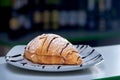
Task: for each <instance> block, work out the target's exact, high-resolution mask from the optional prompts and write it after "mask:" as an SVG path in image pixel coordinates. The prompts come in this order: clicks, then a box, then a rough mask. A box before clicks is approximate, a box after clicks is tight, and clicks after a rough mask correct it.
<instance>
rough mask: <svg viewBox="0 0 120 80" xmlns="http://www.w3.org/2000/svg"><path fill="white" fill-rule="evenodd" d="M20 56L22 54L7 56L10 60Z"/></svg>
mask: <svg viewBox="0 0 120 80" xmlns="http://www.w3.org/2000/svg"><path fill="white" fill-rule="evenodd" d="M19 56H22V54H17V55H13V56H9V57H10V58H14V57H19Z"/></svg>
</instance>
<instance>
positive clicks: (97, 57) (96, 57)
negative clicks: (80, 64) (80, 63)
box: [84, 54, 102, 63]
mask: <svg viewBox="0 0 120 80" xmlns="http://www.w3.org/2000/svg"><path fill="white" fill-rule="evenodd" d="M101 56H102V55H100V54H98V55H97V56H95V57H93V58H91V59H90V60H87V61H85V62H84V63H86V62H89V61H92V60H94V59H95V60H97V59H99V58H100V57H101Z"/></svg>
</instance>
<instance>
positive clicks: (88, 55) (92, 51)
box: [82, 49, 95, 59]
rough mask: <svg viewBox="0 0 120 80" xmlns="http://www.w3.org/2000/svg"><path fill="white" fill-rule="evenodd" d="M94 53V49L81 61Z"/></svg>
mask: <svg viewBox="0 0 120 80" xmlns="http://www.w3.org/2000/svg"><path fill="white" fill-rule="evenodd" d="M94 51H95V49H93V50H92V51H91V52H90V53H89V54H88V55H86V56H84V57H82V59H84V58H86V57H88V56H89V55H91V54H92V53H93V52H94Z"/></svg>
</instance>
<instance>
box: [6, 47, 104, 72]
mask: <svg viewBox="0 0 120 80" xmlns="http://www.w3.org/2000/svg"><path fill="white" fill-rule="evenodd" d="M75 47H76V48H77V49H78V51H79V52H80V54H81V57H82V59H83V63H82V65H40V64H34V63H32V62H30V61H28V60H26V59H25V58H24V57H23V54H24V48H25V45H18V46H15V47H13V48H12V49H11V50H10V51H9V52H8V54H7V55H6V56H5V59H6V62H7V63H9V64H11V65H13V66H15V67H19V68H23V69H29V70H35V71H46V72H61V71H73V70H80V69H85V68H89V67H91V66H93V65H95V64H98V63H100V62H102V61H103V58H102V55H101V54H99V53H98V52H97V51H96V50H95V49H93V48H91V47H90V46H88V45H75Z"/></svg>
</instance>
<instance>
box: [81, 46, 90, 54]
mask: <svg viewBox="0 0 120 80" xmlns="http://www.w3.org/2000/svg"><path fill="white" fill-rule="evenodd" d="M87 47H88V45H86V46H85V48H84V49H83V50H82V51H80V49H79V51H80V52H79V54H81V53H82V52H83V51H84V50H85V49H86V48H87Z"/></svg>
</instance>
